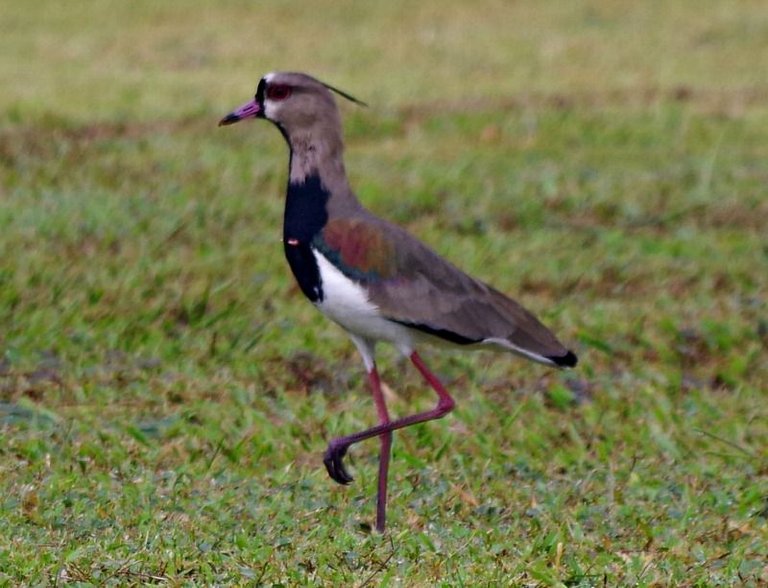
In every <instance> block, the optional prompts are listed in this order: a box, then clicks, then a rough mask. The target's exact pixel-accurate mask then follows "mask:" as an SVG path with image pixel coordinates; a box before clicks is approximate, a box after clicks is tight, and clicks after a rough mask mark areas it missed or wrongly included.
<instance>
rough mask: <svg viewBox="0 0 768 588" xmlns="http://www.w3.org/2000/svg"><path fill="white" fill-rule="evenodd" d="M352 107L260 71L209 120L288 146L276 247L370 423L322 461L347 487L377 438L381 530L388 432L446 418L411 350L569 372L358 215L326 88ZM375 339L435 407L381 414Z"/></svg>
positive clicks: (528, 321) (293, 78)
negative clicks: (342, 347)
mask: <svg viewBox="0 0 768 588" xmlns="http://www.w3.org/2000/svg"><path fill="white" fill-rule="evenodd" d="M334 92H335V93H336V94H339V95H341V96H343V97H344V98H346V99H348V100H352V101H353V102H358V103H359V102H360V101H359V100H357V99H355V98H353V97H352V96H350V95H349V94H346V93H344V92H342V91H340V90H338V89H336V88H333V87H332V86H329V85H328V84H324V83H323V82H320V81H318V80H316V79H315V78H312V77H310V76H308V75H305V74H302V73H287V72H276V73H270V74H268V75H266V76H264V77H263V78H262V79H261V81H260V82H259V85H258V87H257V88H256V96H255V97H254V99H253V100H251V101H249V102H247V103H246V104H244V105H243V106H241V107H240V108H238V109H237V110H235V111H234V112H232V113H230V114H228V115H227V116H225V117H224V118H223V119H221V121H220V122H219V125H220V126H221V125H231V124H234V123H236V122H238V121H241V120H244V119H248V118H265V119H267V120H269V121H271V122H272V123H274V124H275V125H276V126H277V128H278V129H279V130H280V132H281V133H282V135H283V137H285V140H286V142H287V143H288V147H289V149H290V163H289V175H288V189H287V193H286V202H285V217H284V225H283V247H284V249H285V256H286V258H287V259H288V265H290V267H291V271H292V272H293V275H294V276H295V278H296V281H297V282H298V285H299V287H300V288H301V291H302V292H303V293H304V295H305V296H306V297H307V298H309V300H310V301H311V302H312V303H313V304H314V305H315V306H316V307H317V308H318V309H319V310H320V311H321V312H322V313H323V314H325V315H326V316H327V317H328V318H330V319H331V320H333V321H335V322H336V323H338V324H339V325H341V326H342V327H343V328H344V329H345V330H346V331H347V333H348V334H349V336H350V338H351V339H352V342H353V343H354V344H355V346H356V347H357V349H358V351H359V352H360V355H362V357H363V362H364V363H365V369H366V371H367V372H368V380H369V383H370V387H371V392H372V394H373V400H374V403H375V404H376V411H377V412H378V416H379V424H378V425H376V426H375V427H371V428H370V429H366V430H364V431H360V432H359V433H354V434H352V435H348V436H346V437H340V438H338V439H333V440H332V441H331V442H330V443H329V445H328V449H327V450H326V452H325V456H324V458H323V461H324V463H325V467H326V468H327V470H328V474H329V475H330V476H331V478H332V479H333V480H335V481H336V482H338V483H339V484H349V483H350V482H351V481H352V476H350V474H349V472H348V471H347V469H346V468H345V467H344V462H343V459H344V456H345V455H346V453H347V450H348V449H349V447H350V446H351V445H353V444H355V443H358V442H359V441H363V440H365V439H370V438H371V437H378V438H379V441H380V443H381V454H380V457H379V484H378V499H377V510H376V528H377V529H378V530H379V531H383V530H384V526H385V518H386V503H387V473H388V470H389V458H390V450H391V447H392V432H393V431H395V430H397V429H402V428H403V427H408V426H410V425H415V424H416V423H423V422H425V421H430V420H433V419H438V418H440V417H443V416H445V415H446V414H447V413H449V412H450V411H451V410H453V407H454V400H453V398H451V396H450V394H448V391H447V390H446V389H445V388H444V387H443V385H442V384H441V383H440V380H439V379H438V378H437V376H435V375H434V374H433V373H432V372H431V371H429V369H428V368H427V366H426V365H425V364H424V362H423V361H422V359H421V357H419V354H418V353H417V351H416V348H417V347H418V346H419V345H420V344H421V343H437V342H440V343H446V342H447V343H449V344H453V345H457V346H460V347H463V348H490V349H496V350H501V351H508V352H511V353H513V354H515V355H519V356H522V357H525V358H527V359H531V360H533V361H536V362H539V363H542V364H545V365H549V366H555V367H562V368H566V367H573V366H575V365H576V361H577V360H576V355H574V354H573V353H572V352H571V351H569V350H568V349H566V348H565V347H564V346H563V345H562V344H561V343H560V342H559V341H558V340H557V338H556V337H555V336H554V335H553V334H552V332H551V331H549V329H547V328H546V327H545V326H544V325H542V324H541V323H540V322H539V321H538V319H536V317H535V316H533V315H532V314H531V313H530V312H528V311H527V310H526V309H524V308H523V307H522V306H520V304H518V303H517V302H515V301H514V300H512V299H510V298H507V297H506V296H505V295H504V294H502V293H501V292H499V291H498V290H495V289H494V288H492V287H491V286H488V285H487V284H485V283H483V282H481V281H479V280H476V279H474V278H472V277H470V276H468V275H467V274H465V273H464V272H462V271H461V270H460V269H458V268H457V267H456V266H454V265H453V264H451V263H450V262H448V261H446V260H445V259H443V258H442V257H440V256H439V255H438V254H437V253H435V252H434V251H432V249H430V248H429V247H427V246H426V245H424V244H423V243H421V242H420V241H418V240H417V239H416V238H414V237H413V236H411V235H410V234H409V233H407V232H406V231H405V230H403V229H402V228H400V227H398V226H395V225H393V224H391V223H389V222H387V221H385V220H382V219H380V218H378V217H376V216H374V215H373V214H371V213H370V212H369V211H368V210H366V209H365V208H364V207H363V205H362V204H360V201H359V200H358V199H357V197H356V196H355V193H354V192H353V191H352V188H351V187H350V185H349V181H348V180H347V174H346V172H345V170H344V158H343V151H344V143H343V140H342V128H341V118H340V116H339V110H338V108H337V106H336V101H335V100H334V96H333V93H334ZM378 341H385V342H387V343H391V344H392V345H394V346H395V347H396V348H397V349H398V351H400V353H402V354H403V355H404V356H407V357H409V358H410V360H411V362H413V365H414V366H416V369H417V370H418V371H419V372H420V373H421V375H422V376H423V377H424V379H425V380H426V381H427V383H428V384H429V385H430V386H431V387H432V388H433V389H434V391H435V392H436V393H437V396H438V401H437V405H436V406H435V408H433V409H432V410H428V411H425V412H421V413H418V414H414V415H411V416H406V417H403V418H399V419H394V420H392V419H390V417H389V412H388V411H387V405H386V403H385V400H384V395H383V393H382V389H381V382H380V380H379V375H378V373H377V371H376V362H375V360H374V348H375V346H376V343H377V342H378Z"/></svg>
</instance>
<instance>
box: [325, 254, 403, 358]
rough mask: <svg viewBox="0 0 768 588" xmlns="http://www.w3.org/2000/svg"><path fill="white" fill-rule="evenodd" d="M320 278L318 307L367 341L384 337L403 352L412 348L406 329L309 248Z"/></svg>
mask: <svg viewBox="0 0 768 588" xmlns="http://www.w3.org/2000/svg"><path fill="white" fill-rule="evenodd" d="M312 253H314V255H315V259H316V260H317V267H318V269H319V271H320V280H321V281H322V289H323V300H322V301H321V302H318V303H317V307H318V308H319V309H320V311H321V312H322V313H323V314H324V315H325V316H327V317H328V318H330V319H331V320H333V321H334V322H337V323H338V324H340V325H341V326H342V327H344V328H345V329H346V330H348V331H350V332H351V333H353V334H354V335H357V336H359V337H364V338H366V339H369V340H371V341H388V342H390V343H392V344H393V345H395V347H397V348H398V350H399V351H400V352H401V353H403V354H404V355H410V354H411V352H412V351H413V338H412V334H411V331H410V329H408V328H407V327H405V326H403V325H399V324H397V323H394V322H392V321H388V320H387V319H385V318H383V317H382V316H381V314H380V313H379V309H378V307H377V306H376V305H375V304H373V303H372V302H371V301H370V300H369V299H368V294H367V292H366V291H365V289H364V288H363V287H361V286H360V285H358V284H356V283H355V282H353V281H352V280H350V279H349V278H348V277H347V276H345V275H344V274H343V273H341V272H340V271H339V270H338V269H337V268H336V267H335V266H334V265H333V264H332V263H331V262H330V261H328V260H327V259H326V258H325V256H323V254H322V253H319V252H318V251H316V250H314V249H313V250H312Z"/></svg>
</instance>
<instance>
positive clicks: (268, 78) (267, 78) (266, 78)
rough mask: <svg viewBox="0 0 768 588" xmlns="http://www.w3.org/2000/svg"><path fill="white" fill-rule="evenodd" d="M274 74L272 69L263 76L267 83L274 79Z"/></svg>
mask: <svg viewBox="0 0 768 588" xmlns="http://www.w3.org/2000/svg"><path fill="white" fill-rule="evenodd" d="M275 75H277V74H276V72H274V71H271V72H269V73H268V74H267V75H265V76H264V81H265V82H267V83H268V84H269V83H270V82H271V81H272V80H274V79H275Z"/></svg>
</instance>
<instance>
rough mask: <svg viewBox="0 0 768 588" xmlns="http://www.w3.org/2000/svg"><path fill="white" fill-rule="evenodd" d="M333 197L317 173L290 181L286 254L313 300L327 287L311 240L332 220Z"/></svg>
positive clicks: (321, 297)
mask: <svg viewBox="0 0 768 588" xmlns="http://www.w3.org/2000/svg"><path fill="white" fill-rule="evenodd" d="M329 197H330V194H329V192H328V190H326V189H325V187H324V186H323V184H322V182H321V181H320V177H319V176H317V175H314V176H308V177H307V178H306V179H305V180H304V182H302V183H293V182H291V183H289V184H288V194H287V197H286V201H285V218H284V221H283V246H284V247H285V257H286V259H287V260H288V265H290V266H291V271H292V272H293V275H294V276H295V277H296V281H297V282H298V283H299V287H300V288H301V291H302V292H303V293H304V296H306V297H307V298H309V299H310V300H311V301H312V302H319V301H322V299H323V287H322V282H321V280H320V270H319V269H318V267H317V261H316V260H315V256H314V254H313V253H312V249H311V248H310V243H311V242H312V239H314V238H315V236H316V235H317V234H318V233H319V232H320V231H321V230H322V228H323V227H324V226H325V223H326V222H327V221H328V210H327V208H326V205H327V203H328V198H329Z"/></svg>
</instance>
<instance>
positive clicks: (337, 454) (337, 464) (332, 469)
mask: <svg viewBox="0 0 768 588" xmlns="http://www.w3.org/2000/svg"><path fill="white" fill-rule="evenodd" d="M347 449H349V445H347V444H346V443H344V442H343V441H341V440H340V439H334V440H332V441H331V442H330V443H329V444H328V449H326V450H325V455H324V456H323V463H324V464H325V469H326V470H328V475H329V476H330V477H331V479H332V480H334V481H335V482H338V483H339V484H342V485H343V486H346V485H347V484H349V483H350V482H351V481H352V480H353V479H354V478H352V476H350V475H349V472H348V471H347V469H346V468H345V467H344V456H345V455H346V454H347Z"/></svg>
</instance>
